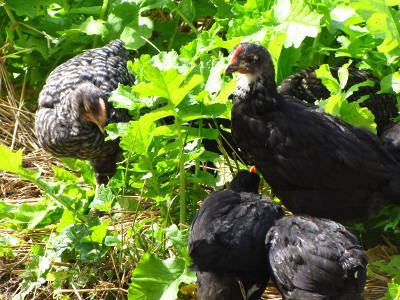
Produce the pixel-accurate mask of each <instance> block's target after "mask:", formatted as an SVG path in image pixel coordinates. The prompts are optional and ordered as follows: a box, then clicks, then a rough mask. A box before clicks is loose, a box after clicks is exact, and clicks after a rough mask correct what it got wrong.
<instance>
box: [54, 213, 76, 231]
mask: <svg viewBox="0 0 400 300" xmlns="http://www.w3.org/2000/svg"><path fill="white" fill-rule="evenodd" d="M76 221H77V220H76V218H75V216H74V214H73V212H71V211H70V210H68V209H64V211H63V215H62V217H61V220H60V223H59V224H58V225H57V231H58V232H60V231H61V230H62V229H63V228H65V227H67V226H70V225H72V224H74V223H75V222H76Z"/></svg>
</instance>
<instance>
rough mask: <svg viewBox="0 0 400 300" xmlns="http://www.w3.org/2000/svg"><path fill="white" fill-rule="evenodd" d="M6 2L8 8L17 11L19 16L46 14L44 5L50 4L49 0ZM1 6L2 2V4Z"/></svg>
mask: <svg viewBox="0 0 400 300" xmlns="http://www.w3.org/2000/svg"><path fill="white" fill-rule="evenodd" d="M5 4H6V5H7V7H8V8H10V9H12V10H13V11H15V13H16V14H17V15H18V16H28V17H29V18H32V19H33V18H35V17H37V16H40V15H44V14H45V11H44V10H43V7H46V6H47V5H49V1H48V0H6V1H5ZM0 7H1V4H0Z"/></svg>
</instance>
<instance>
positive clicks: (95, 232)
mask: <svg viewBox="0 0 400 300" xmlns="http://www.w3.org/2000/svg"><path fill="white" fill-rule="evenodd" d="M109 224H110V220H104V221H103V222H102V223H101V224H100V225H96V226H92V227H90V230H91V231H92V234H91V240H92V241H93V242H94V243H98V244H101V243H103V239H104V238H105V236H106V234H107V229H108V225H109Z"/></svg>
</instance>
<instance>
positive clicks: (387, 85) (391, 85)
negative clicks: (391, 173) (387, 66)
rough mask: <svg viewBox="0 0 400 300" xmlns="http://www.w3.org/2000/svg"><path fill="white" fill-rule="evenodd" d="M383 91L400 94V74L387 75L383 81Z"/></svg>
mask: <svg viewBox="0 0 400 300" xmlns="http://www.w3.org/2000/svg"><path fill="white" fill-rule="evenodd" d="M381 91H382V92H384V93H391V92H395V93H396V94H397V93H400V72H398V71H396V72H394V73H392V74H389V75H386V76H385V77H383V78H382V81H381Z"/></svg>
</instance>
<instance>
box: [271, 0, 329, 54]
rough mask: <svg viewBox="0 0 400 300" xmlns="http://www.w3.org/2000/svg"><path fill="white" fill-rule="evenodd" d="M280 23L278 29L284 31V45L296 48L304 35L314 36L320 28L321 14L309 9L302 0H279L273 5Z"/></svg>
mask: <svg viewBox="0 0 400 300" xmlns="http://www.w3.org/2000/svg"><path fill="white" fill-rule="evenodd" d="M274 15H275V18H276V20H277V21H278V22H279V23H280V25H278V26H277V27H276V29H277V30H278V31H282V32H286V42H285V47H286V48H288V47H290V46H292V45H293V46H294V47H295V48H298V47H299V46H300V44H301V43H302V42H303V40H304V39H305V38H306V37H308V36H309V37H314V38H315V37H316V36H317V35H318V33H319V32H320V30H321V26H320V20H321V18H322V15H321V14H318V13H317V12H315V11H313V10H311V8H310V7H309V6H308V5H307V4H306V3H305V2H304V1H303V0H292V1H290V0H280V1H277V4H276V5H275V7H274Z"/></svg>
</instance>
